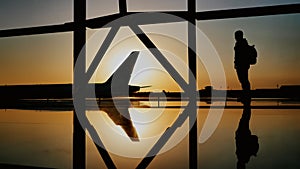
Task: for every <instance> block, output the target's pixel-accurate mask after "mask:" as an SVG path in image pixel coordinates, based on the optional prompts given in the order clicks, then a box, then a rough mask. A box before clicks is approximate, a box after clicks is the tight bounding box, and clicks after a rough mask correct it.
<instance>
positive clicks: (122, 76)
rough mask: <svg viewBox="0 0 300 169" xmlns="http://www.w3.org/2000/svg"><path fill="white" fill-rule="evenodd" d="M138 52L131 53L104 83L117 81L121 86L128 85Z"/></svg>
mask: <svg viewBox="0 0 300 169" xmlns="http://www.w3.org/2000/svg"><path fill="white" fill-rule="evenodd" d="M138 55H139V51H133V52H131V53H130V55H129V56H128V57H127V59H126V60H125V61H124V62H123V63H122V64H121V65H120V66H119V68H117V70H116V71H115V72H114V73H113V74H112V75H111V76H110V77H109V79H108V80H107V81H106V82H105V83H111V82H112V80H114V81H115V80H117V81H116V82H120V83H121V84H123V85H128V83H129V80H130V77H131V73H132V71H133V68H134V65H135V63H136V60H137V57H138Z"/></svg>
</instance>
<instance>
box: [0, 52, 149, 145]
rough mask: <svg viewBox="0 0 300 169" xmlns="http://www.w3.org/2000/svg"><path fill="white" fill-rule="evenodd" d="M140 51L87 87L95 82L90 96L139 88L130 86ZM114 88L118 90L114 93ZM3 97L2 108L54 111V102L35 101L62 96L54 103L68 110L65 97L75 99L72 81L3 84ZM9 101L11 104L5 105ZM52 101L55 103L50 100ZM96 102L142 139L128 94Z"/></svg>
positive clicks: (130, 134)
mask: <svg viewBox="0 0 300 169" xmlns="http://www.w3.org/2000/svg"><path fill="white" fill-rule="evenodd" d="M138 54H139V52H137V51H134V52H132V53H131V54H130V55H129V56H128V58H127V59H126V60H125V61H124V62H123V63H122V64H121V65H120V66H119V68H118V69H117V70H116V71H115V72H114V73H113V75H112V76H111V77H110V78H109V79H108V80H107V81H106V82H105V83H98V84H88V86H87V87H90V89H93V88H91V87H92V85H95V86H94V87H95V90H94V91H92V92H94V93H87V97H92V96H96V97H104V98H111V97H112V96H117V97H118V96H126V95H128V94H130V93H134V92H136V91H139V89H140V88H141V87H140V86H132V85H128V83H129V80H130V78H131V73H132V70H133V68H134V65H135V63H136V60H137V57H138ZM146 87H147V86H146ZM112 90H115V91H114V92H113V93H112V92H111V91H112ZM87 91H89V90H87ZM0 98H1V99H3V100H2V102H1V104H0V107H3V105H4V107H5V108H21V109H22V108H24V109H30V108H33V109H35V108H36V107H41V108H44V110H46V109H47V110H52V109H55V108H57V107H56V106H55V104H50V105H47V104H45V103H44V102H40V101H38V102H36V100H39V99H58V100H60V99H63V100H61V103H60V102H53V103H58V105H61V106H60V107H59V108H62V110H69V109H70V105H72V103H71V102H72V101H71V100H67V101H66V100H64V99H65V98H72V84H49V85H12V86H0ZM4 99H6V100H4ZM7 100H8V101H7ZM7 102H8V103H9V104H6V103H7ZM50 103H52V102H51V101H50ZM70 103H71V104H70ZM97 103H98V110H100V111H104V112H105V113H107V115H108V116H109V118H110V119H111V120H112V121H113V122H114V123H115V124H116V125H118V126H121V128H122V129H123V130H124V131H125V133H126V134H127V136H128V137H129V138H130V139H131V140H132V141H135V142H136V141H139V137H138V134H137V131H136V128H135V127H134V125H133V123H132V120H131V117H130V114H129V110H128V108H129V107H132V104H131V101H130V99H129V98H128V97H125V98H123V99H122V100H118V101H113V100H111V99H106V100H100V101H99V102H97ZM2 104H3V105H2ZM45 105H46V106H45ZM72 107H73V106H72Z"/></svg>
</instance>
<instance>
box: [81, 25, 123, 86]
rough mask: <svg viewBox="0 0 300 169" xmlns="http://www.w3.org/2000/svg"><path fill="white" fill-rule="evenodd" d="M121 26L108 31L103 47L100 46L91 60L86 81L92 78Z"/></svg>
mask: <svg viewBox="0 0 300 169" xmlns="http://www.w3.org/2000/svg"><path fill="white" fill-rule="evenodd" d="M119 29H120V27H119V26H114V27H112V28H111V29H110V31H109V32H108V34H107V36H106V38H105V40H104V41H103V43H102V45H101V47H100V48H99V50H98V52H97V54H96V56H95V57H94V59H93V61H92V62H91V64H90V66H89V68H88V70H87V72H86V79H85V81H86V83H88V81H89V80H90V79H91V77H92V76H93V74H94V72H95V71H96V69H97V67H98V65H99V63H100V61H101V60H102V58H103V56H104V54H105V53H106V51H107V49H108V48H109V46H110V44H111V43H112V41H113V39H114V37H115V36H116V34H117V33H118V31H119Z"/></svg>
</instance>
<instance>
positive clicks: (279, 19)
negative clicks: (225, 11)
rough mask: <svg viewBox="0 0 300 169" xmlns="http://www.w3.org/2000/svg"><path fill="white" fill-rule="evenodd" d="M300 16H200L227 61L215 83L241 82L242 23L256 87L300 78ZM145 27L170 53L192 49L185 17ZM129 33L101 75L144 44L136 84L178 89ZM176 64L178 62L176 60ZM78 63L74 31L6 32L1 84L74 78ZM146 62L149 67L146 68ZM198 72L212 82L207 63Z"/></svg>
mask: <svg viewBox="0 0 300 169" xmlns="http://www.w3.org/2000/svg"><path fill="white" fill-rule="evenodd" d="M299 17H300V16H299V14H291V15H277V16H265V17H250V18H240V19H225V20H216V21H200V22H198V23H197V27H198V28H199V30H200V31H202V32H203V33H204V34H205V35H206V36H207V37H208V38H209V40H210V41H211V42H212V45H213V47H214V48H215V49H216V51H217V52H218V54H219V56H220V59H221V61H222V64H223V66H224V72H225V74H226V80H227V86H215V87H216V88H223V89H224V88H228V87H229V89H239V88H240V85H239V83H238V80H237V78H236V73H235V70H234V69H233V46H234V39H233V32H234V31H235V30H237V29H243V30H244V32H245V37H246V38H247V39H248V42H249V43H250V44H254V45H255V46H256V48H257V50H258V53H259V56H258V63H257V65H255V66H252V68H251V70H250V80H251V83H252V88H274V87H276V85H277V84H279V85H283V84H300V78H299V77H300V74H299V72H300V67H299V65H300V59H299V53H300V49H299V47H298V46H299V40H300V35H299V33H298V30H299V29H300V23H299ZM143 29H144V31H146V32H152V34H149V37H150V38H151V39H152V40H153V41H154V42H155V43H156V45H157V46H158V47H159V48H161V49H163V50H164V52H165V53H166V56H167V58H168V59H171V58H172V57H179V58H181V59H182V61H183V62H186V55H187V51H186V48H185V47H184V45H183V44H182V43H184V42H185V41H186V24H185V23H180V24H165V25H158V26H144V27H143ZM107 31H108V30H107V29H104V30H101V31H100V33H99V42H97V43H99V44H98V45H100V42H101V38H102V39H103V38H104V37H105V35H106V33H107ZM122 31H123V32H122ZM92 32H93V31H88V32H87V34H88V35H91V33H92ZM153 32H154V33H153ZM124 35H130V30H128V29H126V28H124V29H122V30H121V31H120V32H119V33H118V36H117V37H116V39H115V40H114V42H113V44H112V46H111V48H110V50H109V51H108V53H107V55H106V56H105V59H104V60H103V62H102V63H101V64H100V66H101V65H102V66H104V68H103V67H100V68H99V72H100V73H99V72H97V80H96V81H97V82H103V81H104V80H106V79H107V78H108V76H109V75H110V74H111V73H112V71H113V70H114V69H116V66H118V64H120V63H118V60H120V58H122V57H126V56H127V55H126V54H129V53H130V51H132V50H142V51H143V52H142V55H141V56H140V58H139V60H138V63H137V65H136V67H135V70H134V73H139V74H138V75H136V76H135V78H134V79H132V81H131V82H132V84H139V85H152V88H148V89H147V90H154V89H158V90H162V89H164V90H167V91H174V90H178V86H177V85H176V83H175V81H174V80H172V79H171V78H170V77H169V76H168V74H167V73H166V72H164V69H162V67H161V66H160V65H159V63H158V62H157V61H156V60H155V59H154V57H153V56H151V55H150V54H149V53H147V52H146V51H144V50H145V48H144V46H143V45H142V44H141V43H140V42H139V41H138V40H137V39H136V38H135V37H134V36H132V37H131V38H129V39H126V40H125V41H122V42H120V40H121V39H122V38H124ZM172 38H173V40H172ZM174 38H177V39H179V41H178V40H174ZM180 40H181V41H183V42H180ZM201 42H202V41H201V40H199V42H198V44H197V48H200V46H201V45H202V44H201ZM93 51H97V48H94V49H90V51H88V52H90V56H89V57H90V58H92V57H93ZM201 52H202V51H199V53H201ZM201 54H203V52H202V53H201ZM204 54H205V53H204ZM172 55H173V56H172ZM113 59H115V60H113ZM123 59H124V58H123ZM171 60H172V59H171ZM173 64H175V65H176V63H175V62H173ZM177 64H178V65H176V66H175V67H176V68H177V70H178V71H180V72H181V73H182V75H183V76H186V69H185V68H183V67H184V65H181V63H177ZM72 65H73V64H72V33H58V34H48V35H34V36H24V37H13V38H0V84H1V85H5V84H44V83H71V82H72ZM199 65H201V64H199ZM149 67H150V68H151V69H153V70H151V69H150V68H149ZM144 68H148V69H147V70H142V69H144ZM215 69H220V67H216V68H215ZM141 70H142V72H140V71H141ZM103 72H106V73H103ZM198 75H199V76H198V77H199V78H198V84H199V85H198V86H199V88H203V87H205V86H207V85H210V82H209V79H208V77H207V73H206V70H205V69H203V67H201V66H200V67H199V68H198Z"/></svg>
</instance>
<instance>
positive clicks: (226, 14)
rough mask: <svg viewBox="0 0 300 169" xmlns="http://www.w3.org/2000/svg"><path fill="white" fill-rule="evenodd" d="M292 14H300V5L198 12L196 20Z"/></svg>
mask: <svg viewBox="0 0 300 169" xmlns="http://www.w3.org/2000/svg"><path fill="white" fill-rule="evenodd" d="M292 13H300V4H288V5H274V6H263V7H250V8H238V9H226V10H216V11H204V12H197V15H196V19H197V20H215V19H230V18H241V17H255V16H267V15H280V14H292Z"/></svg>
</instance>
